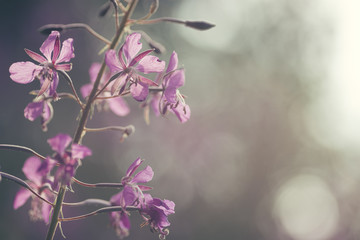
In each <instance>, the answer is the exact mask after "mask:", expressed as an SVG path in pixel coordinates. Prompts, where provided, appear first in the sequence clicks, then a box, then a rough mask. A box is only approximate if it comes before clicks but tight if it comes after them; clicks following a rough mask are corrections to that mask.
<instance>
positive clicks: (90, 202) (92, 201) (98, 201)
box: [63, 198, 111, 207]
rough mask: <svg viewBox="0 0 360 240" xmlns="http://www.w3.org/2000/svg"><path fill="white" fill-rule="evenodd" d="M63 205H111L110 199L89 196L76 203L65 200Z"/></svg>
mask: <svg viewBox="0 0 360 240" xmlns="http://www.w3.org/2000/svg"><path fill="white" fill-rule="evenodd" d="M63 205H67V206H71V207H76V206H84V205H103V206H106V207H110V206H111V204H110V202H109V201H106V200H103V199H96V198H89V199H86V200H84V201H81V202H76V203H66V202H63Z"/></svg>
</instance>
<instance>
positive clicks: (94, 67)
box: [89, 62, 101, 83]
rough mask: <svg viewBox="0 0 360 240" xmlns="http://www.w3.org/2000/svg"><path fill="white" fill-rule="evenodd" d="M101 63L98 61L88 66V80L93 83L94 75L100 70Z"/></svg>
mask: <svg viewBox="0 0 360 240" xmlns="http://www.w3.org/2000/svg"><path fill="white" fill-rule="evenodd" d="M100 68H101V64H100V63H97V62H96V63H93V64H91V67H90V68H89V75H90V82H92V83H94V82H95V80H96V77H97V75H98V73H99V71H100Z"/></svg>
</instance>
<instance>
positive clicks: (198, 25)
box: [185, 21, 215, 30]
mask: <svg viewBox="0 0 360 240" xmlns="http://www.w3.org/2000/svg"><path fill="white" fill-rule="evenodd" d="M185 26H187V27H191V28H194V29H197V30H208V29H210V28H212V27H215V24H211V23H207V22H203V21H185Z"/></svg>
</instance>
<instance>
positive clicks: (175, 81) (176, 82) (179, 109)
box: [150, 51, 191, 123]
mask: <svg viewBox="0 0 360 240" xmlns="http://www.w3.org/2000/svg"><path fill="white" fill-rule="evenodd" d="M177 67H178V57H177V53H176V52H175V51H174V52H173V53H172V54H171V56H170V60H169V65H168V67H167V69H166V71H165V72H163V73H161V74H159V75H158V77H157V79H159V80H161V79H162V87H163V94H161V93H159V92H158V93H154V94H153V95H152V98H151V100H150V105H151V107H152V109H153V111H154V113H155V115H156V116H159V115H160V114H162V115H164V114H165V113H166V112H167V111H168V110H170V111H171V112H172V113H174V114H175V115H176V116H177V118H178V119H179V120H180V122H182V123H185V122H186V121H187V120H189V119H190V114H191V112H190V107H189V106H188V105H187V104H186V103H185V99H184V96H183V95H182V94H181V93H180V91H179V89H178V88H180V87H182V86H183V85H184V83H185V72H184V69H177Z"/></svg>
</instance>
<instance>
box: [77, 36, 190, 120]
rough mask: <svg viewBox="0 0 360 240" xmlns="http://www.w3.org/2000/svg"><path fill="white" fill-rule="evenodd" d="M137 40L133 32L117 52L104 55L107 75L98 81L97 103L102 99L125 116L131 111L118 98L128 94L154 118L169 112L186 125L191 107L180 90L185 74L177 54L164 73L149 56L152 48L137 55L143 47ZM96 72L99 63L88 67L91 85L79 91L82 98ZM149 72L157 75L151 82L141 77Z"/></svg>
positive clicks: (93, 79) (160, 65) (120, 114)
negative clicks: (179, 66)
mask: <svg viewBox="0 0 360 240" xmlns="http://www.w3.org/2000/svg"><path fill="white" fill-rule="evenodd" d="M140 39H141V34H140V33H132V34H130V35H128V36H127V37H126V40H125V43H124V44H123V45H122V46H121V48H120V50H119V51H118V52H116V51H115V50H109V51H107V52H106V55H105V61H106V64H107V66H108V68H109V70H110V72H106V73H105V74H104V75H103V77H102V79H101V82H100V86H99V90H101V92H100V94H99V96H100V97H99V98H98V99H99V100H98V101H99V102H103V101H104V100H105V104H107V105H108V106H109V107H110V109H111V110H112V112H114V113H115V114H116V115H118V116H125V115H127V114H128V113H129V111H130V109H129V107H128V105H127V104H126V102H125V101H124V99H123V98H121V95H126V94H128V93H130V94H131V95H132V97H133V98H134V99H135V100H137V101H139V102H143V104H142V106H143V107H146V108H148V107H149V106H151V108H152V109H153V111H154V113H155V115H156V116H160V115H165V114H166V113H167V112H168V111H170V112H172V113H174V114H175V115H176V116H177V117H178V119H179V120H180V122H182V123H184V122H186V121H187V120H189V118H190V107H189V106H188V105H187V104H186V103H185V99H184V96H183V95H182V94H181V93H180V91H179V88H180V87H182V86H183V85H184V83H185V72H184V69H178V56H177V53H176V52H173V53H172V55H171V57H170V60H169V64H168V67H167V68H166V70H165V62H164V61H161V60H159V58H157V57H155V56H152V55H150V53H151V52H152V51H153V49H150V50H145V51H143V52H141V53H139V51H140V50H141V48H142V43H141V42H140ZM99 69H100V64H99V63H94V64H93V65H92V66H91V68H90V70H89V73H90V80H91V83H90V84H86V85H84V86H83V87H82V88H81V93H82V96H83V97H84V98H86V97H87V96H89V94H90V91H91V89H92V86H93V83H94V82H95V79H96V76H97V73H98V72H99ZM149 73H157V76H156V79H155V80H154V81H153V80H151V79H150V78H148V77H145V76H144V75H146V74H149ZM112 79H113V80H112ZM149 95H150V96H149ZM148 96H149V97H148ZM99 102H98V103H99ZM147 118H148V117H147Z"/></svg>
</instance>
